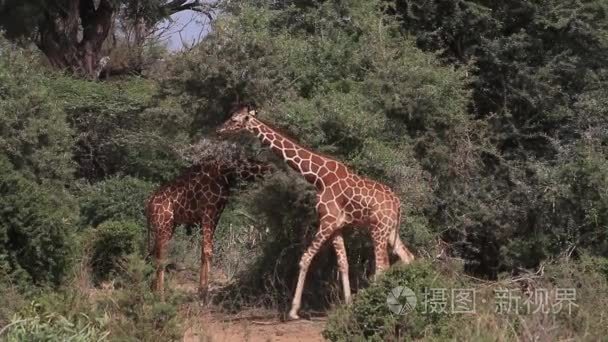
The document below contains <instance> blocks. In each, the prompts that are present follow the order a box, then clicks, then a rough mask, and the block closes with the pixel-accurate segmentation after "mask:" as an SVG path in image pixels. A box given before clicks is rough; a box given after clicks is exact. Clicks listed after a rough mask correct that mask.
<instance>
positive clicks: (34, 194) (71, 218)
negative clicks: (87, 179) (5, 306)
mask: <svg viewBox="0 0 608 342" xmlns="http://www.w3.org/2000/svg"><path fill="white" fill-rule="evenodd" d="M74 209H75V206H74V205H73V199H72V198H71V197H70V196H69V195H68V194H66V193H65V191H64V190H63V189H61V188H58V187H56V186H53V185H50V184H47V185H41V184H38V183H35V182H34V181H31V180H28V179H26V178H25V177H24V176H23V175H22V174H20V173H18V172H17V171H15V170H14V169H12V164H11V163H10V162H9V161H8V160H7V158H6V157H5V156H4V155H2V154H0V269H4V271H5V272H7V273H9V274H12V277H13V278H14V279H15V280H16V281H18V282H21V283H22V284H25V282H34V283H36V284H46V283H51V284H56V285H57V284H59V282H60V281H61V280H62V279H63V277H64V276H65V275H66V273H67V272H68V270H69V265H71V261H72V256H73V252H74V251H75V247H76V246H75V245H76V240H75V236H74V232H75V223H76V222H75V221H76V218H75V215H74V212H75V210H74Z"/></svg>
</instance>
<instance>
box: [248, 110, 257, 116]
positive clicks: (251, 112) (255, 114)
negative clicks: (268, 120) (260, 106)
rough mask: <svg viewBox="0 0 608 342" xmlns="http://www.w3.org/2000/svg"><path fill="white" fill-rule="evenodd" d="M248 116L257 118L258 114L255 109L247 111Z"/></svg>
mask: <svg viewBox="0 0 608 342" xmlns="http://www.w3.org/2000/svg"><path fill="white" fill-rule="evenodd" d="M249 115H251V116H257V115H258V112H257V111H256V110H255V109H250V110H249Z"/></svg>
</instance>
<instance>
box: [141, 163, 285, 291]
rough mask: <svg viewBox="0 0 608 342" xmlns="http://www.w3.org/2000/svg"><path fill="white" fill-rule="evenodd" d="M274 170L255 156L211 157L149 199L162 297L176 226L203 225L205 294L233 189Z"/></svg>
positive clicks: (156, 283)
mask: <svg viewBox="0 0 608 342" xmlns="http://www.w3.org/2000/svg"><path fill="white" fill-rule="evenodd" d="M273 170H274V168H273V167H272V166H271V165H270V164H266V163H262V162H258V161H254V160H251V159H249V160H236V161H234V162H226V161H217V160H213V159H211V158H207V159H206V160H204V161H202V162H200V163H198V164H196V165H194V166H192V167H190V168H188V169H187V170H186V171H185V172H184V173H182V174H181V175H180V176H178V177H177V178H175V179H174V180H173V181H171V182H169V183H167V184H165V185H163V186H161V187H160V188H159V189H157V190H156V191H155V192H154V193H153V194H152V195H151V196H150V197H149V198H148V201H147V205H146V216H147V218H148V239H149V238H150V233H152V234H153V236H154V239H153V240H154V241H153V242H154V245H153V246H148V247H149V248H150V247H152V248H150V250H151V254H153V255H154V258H155V259H156V279H155V281H154V284H153V289H154V290H155V291H157V292H159V294H160V296H161V298H163V295H164V271H165V265H164V263H165V258H166V253H167V251H166V249H167V244H168V242H169V240H170V239H171V237H172V235H173V232H174V230H175V227H176V226H177V225H179V224H186V225H190V224H199V225H200V227H201V230H202V241H201V266H200V278H199V293H200V294H201V296H202V297H205V296H206V294H207V285H208V281H209V272H210V268H211V259H212V255H213V233H214V232H215V227H216V225H217V222H218V221H219V218H220V215H221V214H222V211H223V210H224V207H225V206H226V203H227V201H228V197H229V195H230V190H231V188H232V187H233V186H234V185H236V183H237V182H238V180H239V179H241V180H245V181H253V180H255V179H257V178H259V177H262V176H264V175H266V174H269V173H271V172H272V171H273ZM150 242H151V241H149V242H148V243H150Z"/></svg>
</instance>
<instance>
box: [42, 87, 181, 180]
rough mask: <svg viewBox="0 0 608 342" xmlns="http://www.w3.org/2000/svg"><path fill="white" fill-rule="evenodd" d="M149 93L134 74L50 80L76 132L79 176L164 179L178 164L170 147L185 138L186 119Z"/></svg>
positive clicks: (177, 145)
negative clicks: (117, 78)
mask: <svg viewBox="0 0 608 342" xmlns="http://www.w3.org/2000/svg"><path fill="white" fill-rule="evenodd" d="M155 93H156V87H155V85H154V83H153V82H151V81H148V80H144V79H139V78H131V79H127V80H122V81H112V82H107V83H94V82H89V81H84V80H77V79H71V78H70V79H67V78H66V79H60V80H57V81H56V82H55V84H54V91H53V95H54V96H55V97H56V98H57V99H58V101H59V102H60V103H61V105H62V106H63V108H64V110H65V111H66V113H67V118H68V120H69V122H70V124H71V125H72V127H73V129H74V131H75V132H76V137H77V141H76V144H75V145H74V159H75V160H76V162H77V163H78V175H79V176H80V177H84V178H86V179H88V180H99V179H100V178H103V177H107V176H110V175H115V174H117V173H120V174H125V175H131V176H134V177H140V178H152V179H167V178H168V177H169V176H171V175H172V174H174V173H175V171H176V170H177V169H178V168H179V166H183V165H182V163H181V162H180V160H179V156H178V155H177V154H176V152H175V150H176V149H177V148H178V147H181V146H182V145H184V144H185V143H186V142H187V138H188V136H187V127H189V124H190V120H189V118H188V117H186V116H185V115H184V113H183V112H181V111H180V110H179V107H177V108H176V107H175V105H174V104H172V103H171V101H165V102H158V101H155V100H154V95H155Z"/></svg>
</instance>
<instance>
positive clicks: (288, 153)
mask: <svg viewBox="0 0 608 342" xmlns="http://www.w3.org/2000/svg"><path fill="white" fill-rule="evenodd" d="M250 120H251V122H250V124H249V125H248V128H247V130H248V131H250V132H251V133H253V134H254V135H255V136H256V137H258V139H260V141H261V142H262V145H265V146H269V147H270V149H271V150H272V151H273V152H274V153H275V154H277V155H278V156H279V157H281V158H283V160H285V162H287V165H289V166H290V167H291V168H292V169H294V170H295V171H297V172H299V173H300V174H302V175H303V176H304V178H305V179H306V180H307V181H308V182H310V183H312V184H314V185H317V181H318V180H320V177H319V176H318V175H317V172H316V171H315V170H313V168H312V167H311V165H312V161H313V160H316V161H317V164H318V163H319V161H320V160H325V159H326V158H325V157H322V156H320V155H319V154H317V153H314V152H312V151H311V150H309V149H307V148H305V147H303V146H302V145H300V144H298V143H297V142H295V141H294V140H293V139H291V138H289V137H286V136H284V135H283V134H281V133H279V132H277V130H276V129H274V128H272V127H271V126H270V125H268V124H266V123H264V122H262V121H261V120H259V119H257V118H251V119H250Z"/></svg>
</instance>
